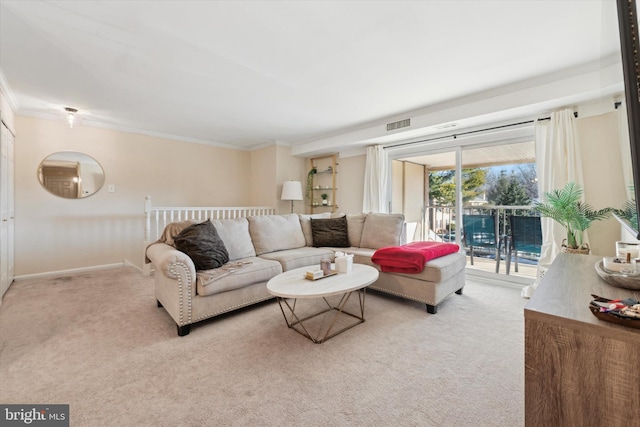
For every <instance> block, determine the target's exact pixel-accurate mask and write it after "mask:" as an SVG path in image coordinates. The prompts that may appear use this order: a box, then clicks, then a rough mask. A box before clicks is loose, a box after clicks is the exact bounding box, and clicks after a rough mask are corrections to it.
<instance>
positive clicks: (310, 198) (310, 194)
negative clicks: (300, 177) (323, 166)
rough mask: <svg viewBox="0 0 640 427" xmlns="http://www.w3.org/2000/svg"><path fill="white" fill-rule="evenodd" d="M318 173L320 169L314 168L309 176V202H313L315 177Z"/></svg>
mask: <svg viewBox="0 0 640 427" xmlns="http://www.w3.org/2000/svg"><path fill="white" fill-rule="evenodd" d="M316 173H318V168H316V167H315V166H314V167H312V168H311V170H310V171H309V173H308V174H307V199H308V200H309V201H311V200H313V175H315V174H316Z"/></svg>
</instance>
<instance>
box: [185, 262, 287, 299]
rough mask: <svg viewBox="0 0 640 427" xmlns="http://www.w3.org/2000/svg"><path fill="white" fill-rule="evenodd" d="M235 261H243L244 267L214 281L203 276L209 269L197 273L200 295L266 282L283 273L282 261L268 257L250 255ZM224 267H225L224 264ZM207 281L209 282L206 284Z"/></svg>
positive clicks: (197, 289) (197, 285)
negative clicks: (275, 260)
mask: <svg viewBox="0 0 640 427" xmlns="http://www.w3.org/2000/svg"><path fill="white" fill-rule="evenodd" d="M235 262H236V263H238V264H240V263H242V264H243V265H242V267H240V268H237V269H234V270H233V271H231V272H229V274H226V275H220V276H219V278H218V279H216V280H214V281H210V280H209V281H208V280H206V278H205V277H203V274H204V275H206V274H207V270H203V271H201V272H198V273H196V292H197V293H198V295H203V296H204V295H213V294H217V293H220V292H226V291H231V290H233V289H239V288H244V287H246V286H250V285H254V284H257V283H262V282H264V283H266V282H268V281H269V279H271V278H273V277H275V276H277V275H278V274H280V273H282V266H281V265H280V263H278V262H274V261H270V260H267V259H262V258H258V257H249V258H244V259H241V260H237V261H235ZM222 268H223V269H224V266H222ZM218 270H220V269H218ZM206 282H208V284H205V283H206Z"/></svg>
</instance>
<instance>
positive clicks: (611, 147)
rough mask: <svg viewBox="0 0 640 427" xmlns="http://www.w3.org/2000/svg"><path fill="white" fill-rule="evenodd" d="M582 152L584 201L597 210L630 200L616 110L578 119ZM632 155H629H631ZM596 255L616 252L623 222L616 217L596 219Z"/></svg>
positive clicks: (591, 237)
mask: <svg viewBox="0 0 640 427" xmlns="http://www.w3.org/2000/svg"><path fill="white" fill-rule="evenodd" d="M576 127H577V132H578V139H579V141H580V149H581V155H582V169H583V174H584V185H583V188H584V195H585V200H586V202H587V203H589V204H590V205H591V206H592V207H593V208H594V209H602V208H605V207H607V206H609V207H613V208H622V205H623V204H624V202H625V200H626V199H627V195H626V190H625V188H626V187H625V182H624V179H623V175H622V172H621V163H620V161H621V158H622V154H621V152H620V146H619V144H618V119H617V117H616V112H611V113H607V114H602V115H598V116H592V117H587V118H584V119H578V120H576ZM629 155H630V154H629ZM588 235H589V246H590V247H591V253H592V254H593V255H601V256H613V255H615V242H616V240H619V239H620V225H619V223H618V222H617V221H616V220H615V219H614V218H611V219H607V220H604V221H595V222H594V223H593V225H592V226H591V227H590V228H589V230H588Z"/></svg>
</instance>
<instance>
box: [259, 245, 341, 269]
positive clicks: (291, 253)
mask: <svg viewBox="0 0 640 427" xmlns="http://www.w3.org/2000/svg"><path fill="white" fill-rule="evenodd" d="M260 257H261V258H264V259H269V260H274V261H278V262H279V263H280V264H281V265H282V270H283V271H289V270H292V269H294V268H299V267H306V266H309V265H317V266H318V267H320V260H321V259H322V258H329V259H330V260H331V261H332V262H333V260H334V258H335V255H334V251H332V250H331V249H327V248H311V247H308V246H305V247H302V248H297V249H288V250H284V251H277V252H270V253H268V254H262V255H261V256H260Z"/></svg>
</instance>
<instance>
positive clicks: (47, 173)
mask: <svg viewBox="0 0 640 427" xmlns="http://www.w3.org/2000/svg"><path fill="white" fill-rule="evenodd" d="M38 180H39V181H40V184H41V185H42V187H43V188H44V189H45V190H47V191H48V192H50V193H51V194H55V195H56V196H60V197H63V198H65V199H82V198H84V197H89V196H91V195H92V194H95V193H96V192H97V191H98V190H100V188H101V187H102V185H103V184H104V170H103V169H102V166H100V163H98V162H97V161H96V160H95V159H94V158H93V157H90V156H88V155H86V154H83V153H76V152H74V151H62V152H58V153H53V154H51V155H50V156H47V158H45V159H44V160H43V161H42V162H41V163H40V166H38Z"/></svg>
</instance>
